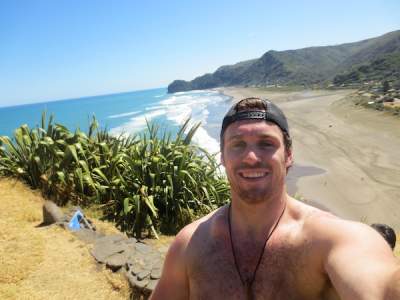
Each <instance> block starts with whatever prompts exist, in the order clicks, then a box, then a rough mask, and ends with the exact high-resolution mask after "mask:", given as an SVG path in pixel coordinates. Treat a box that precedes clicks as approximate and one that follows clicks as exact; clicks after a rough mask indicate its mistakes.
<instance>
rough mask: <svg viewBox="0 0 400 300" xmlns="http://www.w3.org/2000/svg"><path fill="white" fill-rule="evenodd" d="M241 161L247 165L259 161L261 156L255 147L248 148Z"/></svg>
mask: <svg viewBox="0 0 400 300" xmlns="http://www.w3.org/2000/svg"><path fill="white" fill-rule="evenodd" d="M243 162H245V163H247V164H249V165H253V164H258V163H260V162H261V158H260V156H259V155H258V153H257V151H256V150H255V149H253V148H249V149H247V151H246V153H245V154H244V158H243Z"/></svg>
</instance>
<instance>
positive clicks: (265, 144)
mask: <svg viewBox="0 0 400 300" xmlns="http://www.w3.org/2000/svg"><path fill="white" fill-rule="evenodd" d="M259 145H260V147H263V148H267V147H272V146H273V144H272V143H271V142H267V141H262V142H260V143H259Z"/></svg>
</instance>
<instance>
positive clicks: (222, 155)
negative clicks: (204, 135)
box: [221, 149, 225, 167]
mask: <svg viewBox="0 0 400 300" xmlns="http://www.w3.org/2000/svg"><path fill="white" fill-rule="evenodd" d="M221 164H222V165H223V166H224V167H225V157H224V151H223V150H222V149H221Z"/></svg>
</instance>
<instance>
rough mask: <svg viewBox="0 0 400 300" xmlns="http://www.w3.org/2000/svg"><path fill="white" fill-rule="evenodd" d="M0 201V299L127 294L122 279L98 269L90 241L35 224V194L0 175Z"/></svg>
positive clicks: (38, 213) (38, 216) (38, 206)
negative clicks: (0, 177) (90, 249)
mask: <svg viewBox="0 0 400 300" xmlns="http://www.w3.org/2000/svg"><path fill="white" fill-rule="evenodd" d="M0 199H1V201H0V265H1V266H2V267H1V268H0V299H128V298H129V295H130V288H129V285H128V283H127V281H126V279H125V278H123V277H122V275H117V274H113V273H111V272H110V271H108V270H101V271H98V270H97V269H96V265H95V263H94V259H93V258H92V257H91V255H90V254H89V246H88V245H86V244H85V243H83V242H82V241H79V240H77V239H76V238H75V237H74V236H73V235H72V234H70V233H69V232H68V231H65V230H63V229H61V228H59V227H56V226H51V227H36V226H37V225H39V224H40V223H41V221H42V204H43V201H44V199H43V198H42V197H41V195H40V193H39V192H37V191H32V190H31V189H30V188H29V187H27V186H26V185H25V184H23V183H21V182H19V181H16V180H13V179H0ZM96 223H97V225H98V227H101V226H102V225H100V224H101V222H99V221H98V222H96ZM104 227H105V228H108V227H110V225H109V224H104Z"/></svg>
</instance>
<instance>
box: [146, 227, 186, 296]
mask: <svg viewBox="0 0 400 300" xmlns="http://www.w3.org/2000/svg"><path fill="white" fill-rule="evenodd" d="M188 239H189V237H188V235H187V233H186V232H185V229H183V230H182V231H181V232H180V233H179V234H178V235H177V236H176V237H175V240H174V241H173V243H172V244H171V246H170V248H169V250H168V253H167V255H166V258H165V261H164V267H163V272H162V275H161V278H160V280H159V282H158V284H157V286H156V288H155V289H154V291H153V293H152V295H151V297H150V299H151V300H169V299H171V300H179V299H189V280H188V277H187V272H186V262H185V256H186V255H185V250H186V245H187V241H188Z"/></svg>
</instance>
